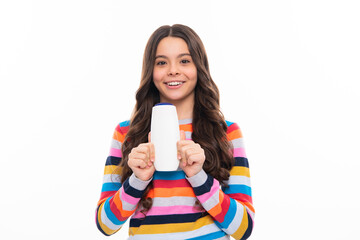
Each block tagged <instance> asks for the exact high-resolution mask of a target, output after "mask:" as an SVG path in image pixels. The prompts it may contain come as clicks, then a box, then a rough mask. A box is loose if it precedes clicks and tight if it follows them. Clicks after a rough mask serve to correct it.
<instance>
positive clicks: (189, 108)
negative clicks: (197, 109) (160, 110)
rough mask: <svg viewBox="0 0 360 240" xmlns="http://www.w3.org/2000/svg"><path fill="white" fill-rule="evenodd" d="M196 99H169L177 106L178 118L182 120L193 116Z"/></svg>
mask: <svg viewBox="0 0 360 240" xmlns="http://www.w3.org/2000/svg"><path fill="white" fill-rule="evenodd" d="M194 101H195V100H194V97H193V98H187V99H182V100H179V101H168V102H169V103H171V104H173V105H174V106H175V107H176V112H177V115H178V119H179V120H181V119H189V118H193V110H194ZM160 102H162V101H160Z"/></svg>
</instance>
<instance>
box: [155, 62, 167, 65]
mask: <svg viewBox="0 0 360 240" xmlns="http://www.w3.org/2000/svg"><path fill="white" fill-rule="evenodd" d="M165 64H166V62H165V61H159V62H157V63H156V65H165Z"/></svg>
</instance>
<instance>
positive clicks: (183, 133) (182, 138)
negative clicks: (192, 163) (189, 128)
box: [180, 130, 186, 140]
mask: <svg viewBox="0 0 360 240" xmlns="http://www.w3.org/2000/svg"><path fill="white" fill-rule="evenodd" d="M180 140H186V135H185V131H184V130H181V131H180Z"/></svg>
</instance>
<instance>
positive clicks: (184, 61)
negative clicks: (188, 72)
mask: <svg viewBox="0 0 360 240" xmlns="http://www.w3.org/2000/svg"><path fill="white" fill-rule="evenodd" d="M189 62H190V61H189V60H187V59H183V60H181V63H189Z"/></svg>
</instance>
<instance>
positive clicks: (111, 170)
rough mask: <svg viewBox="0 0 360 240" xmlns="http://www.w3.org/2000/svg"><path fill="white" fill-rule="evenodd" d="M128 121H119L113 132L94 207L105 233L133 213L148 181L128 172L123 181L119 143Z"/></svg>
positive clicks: (100, 226)
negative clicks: (97, 198)
mask: <svg viewBox="0 0 360 240" xmlns="http://www.w3.org/2000/svg"><path fill="white" fill-rule="evenodd" d="M127 128H128V122H123V123H120V124H119V125H118V126H117V127H116V129H115V132H114V135H113V138H112V143H111V148H110V154H109V156H108V158H107V160H106V164H105V171H104V178H103V186H102V189H101V196H100V200H99V202H98V206H97V209H96V225H97V227H98V229H99V230H100V232H102V233H103V234H104V235H112V234H114V233H115V232H117V231H118V230H120V228H121V227H122V225H123V224H124V223H125V221H126V220H127V219H128V218H129V217H130V216H131V215H132V214H133V213H134V212H135V210H136V208H137V204H138V202H139V201H140V198H141V196H142V195H143V193H144V190H145V188H146V186H147V185H148V183H149V182H150V181H151V180H149V181H141V180H139V179H138V178H136V177H135V175H134V174H133V175H131V176H130V177H129V178H128V179H127V180H126V181H124V182H123V183H122V182H121V181H120V179H121V176H120V174H121V172H122V169H121V167H118V165H119V163H120V162H121V160H122V153H121V146H122V143H123V142H124V138H125V135H126V133H124V132H126V131H124V130H126V129H127Z"/></svg>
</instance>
